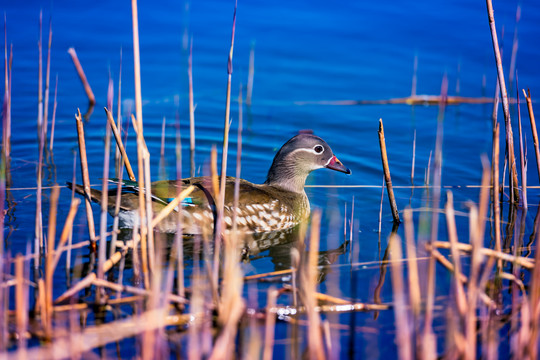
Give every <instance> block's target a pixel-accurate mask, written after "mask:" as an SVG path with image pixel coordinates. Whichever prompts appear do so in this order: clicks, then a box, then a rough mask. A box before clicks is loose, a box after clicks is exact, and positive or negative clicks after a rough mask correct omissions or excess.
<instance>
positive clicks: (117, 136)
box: [104, 108, 137, 181]
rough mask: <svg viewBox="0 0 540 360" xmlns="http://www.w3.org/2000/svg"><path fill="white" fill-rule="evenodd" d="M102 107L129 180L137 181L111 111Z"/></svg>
mask: <svg viewBox="0 0 540 360" xmlns="http://www.w3.org/2000/svg"><path fill="white" fill-rule="evenodd" d="M104 109H105V113H106V114H107V122H108V123H109V125H110V126H111V130H112V132H113V135H114V138H115V140H116V145H117V148H118V150H120V153H121V155H122V158H123V159H124V166H125V167H126V171H127V173H128V177H129V180H131V181H137V178H136V177H135V173H134V172H133V168H132V167H131V163H130V162H129V158H128V156H127V153H126V148H125V147H124V144H123V143H122V136H121V135H120V131H119V130H118V128H117V127H116V124H115V123H114V119H113V117H112V113H111V112H110V111H109V110H107V108H104Z"/></svg>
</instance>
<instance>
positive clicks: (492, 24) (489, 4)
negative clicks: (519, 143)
mask: <svg viewBox="0 0 540 360" xmlns="http://www.w3.org/2000/svg"><path fill="white" fill-rule="evenodd" d="M486 5H487V12H488V21H489V28H490V31H491V40H492V43H493V51H494V54H495V62H496V65H497V77H498V79H499V88H500V92H501V99H502V104H503V112H504V124H505V128H506V143H507V148H508V158H509V165H510V173H511V175H510V176H511V177H512V179H513V180H512V181H513V189H512V194H513V195H512V199H511V201H512V202H514V201H518V199H517V198H516V196H517V195H518V194H517V191H516V187H517V184H518V179H517V169H516V156H515V154H514V136H513V132H512V124H511V121H510V107H509V105H508V93H507V92H506V83H505V80H504V71H503V66H502V60H501V52H500V49H499V41H498V38H497V28H496V27H495V18H494V16H493V4H492V1H491V0H486Z"/></svg>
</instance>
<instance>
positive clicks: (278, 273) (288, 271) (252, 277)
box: [244, 269, 294, 281]
mask: <svg viewBox="0 0 540 360" xmlns="http://www.w3.org/2000/svg"><path fill="white" fill-rule="evenodd" d="M292 272H294V270H292V269H285V270H278V271H271V272H267V273H262V274H255V275H248V276H244V281H251V280H258V279H264V278H266V277H272V276H281V275H286V274H291V273H292Z"/></svg>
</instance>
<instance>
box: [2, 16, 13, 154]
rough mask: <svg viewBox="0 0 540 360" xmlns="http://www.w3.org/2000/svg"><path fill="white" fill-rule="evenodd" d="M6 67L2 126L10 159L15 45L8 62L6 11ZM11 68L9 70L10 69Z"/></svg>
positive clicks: (4, 151)
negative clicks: (12, 75)
mask: <svg viewBox="0 0 540 360" xmlns="http://www.w3.org/2000/svg"><path fill="white" fill-rule="evenodd" d="M4 41H5V43H4V68H5V75H4V76H5V90H4V109H3V118H4V124H3V127H2V130H3V132H2V135H3V136H2V154H3V155H4V157H5V159H10V154H11V65H12V62H13V45H11V50H10V57H9V63H8V56H7V25H6V16H5V13H4ZM8 69H9V71H8Z"/></svg>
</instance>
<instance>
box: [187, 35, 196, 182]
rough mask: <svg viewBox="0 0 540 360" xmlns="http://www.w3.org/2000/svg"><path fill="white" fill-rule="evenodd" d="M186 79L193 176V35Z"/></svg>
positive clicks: (192, 174) (193, 171) (191, 172)
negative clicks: (187, 82) (187, 84)
mask: <svg viewBox="0 0 540 360" xmlns="http://www.w3.org/2000/svg"><path fill="white" fill-rule="evenodd" d="M188 81H189V151H190V174H191V177H194V176H195V107H194V105H193V37H191V39H190V43H189V58H188Z"/></svg>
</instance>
